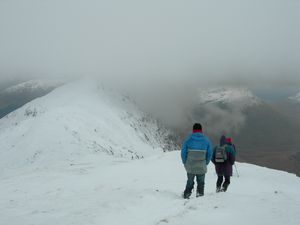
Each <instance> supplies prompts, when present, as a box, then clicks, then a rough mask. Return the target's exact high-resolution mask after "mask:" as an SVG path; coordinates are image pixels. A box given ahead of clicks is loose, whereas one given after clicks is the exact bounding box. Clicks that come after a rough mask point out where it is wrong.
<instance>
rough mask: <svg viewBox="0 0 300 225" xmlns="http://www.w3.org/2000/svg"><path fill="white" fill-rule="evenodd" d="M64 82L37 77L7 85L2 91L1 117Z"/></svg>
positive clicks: (0, 99) (0, 101) (0, 100)
mask: <svg viewBox="0 0 300 225" xmlns="http://www.w3.org/2000/svg"><path fill="white" fill-rule="evenodd" d="M62 84H63V82H60V81H57V80H43V79H36V80H29V81H25V82H20V83H18V84H15V85H12V86H9V87H6V88H5V89H3V90H2V91H0V118H2V117H4V116H5V115H7V114H9V113H10V112H12V111H14V110H16V109H18V108H19V107H21V106H23V105H24V104H26V103H27V102H30V101H31V100H33V99H35V98H38V97H41V96H44V95H45V94H47V93H49V92H50V91H52V90H53V89H55V88H56V87H58V86H60V85H62Z"/></svg>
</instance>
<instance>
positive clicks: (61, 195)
mask: <svg viewBox="0 0 300 225" xmlns="http://www.w3.org/2000/svg"><path fill="white" fill-rule="evenodd" d="M179 157H180V156H179V152H177V151H176V152H171V153H165V154H160V155H156V156H152V157H148V158H146V159H143V160H133V161H130V160H124V159H121V160H117V159H115V158H113V157H109V156H105V155H104V154H103V155H101V156H100V155H98V156H94V157H93V158H89V157H86V158H82V162H81V163H78V164H74V165H70V166H69V167H57V169H56V170H55V171H53V170H51V171H50V170H42V171H36V172H33V173H27V174H21V175H18V174H14V176H11V177H10V176H8V177H5V178H3V177H2V178H1V185H0V193H1V196H0V198H1V201H0V217H1V220H2V223H3V224H10V225H17V224H18V225H19V224H23V225H27V224H28V225H29V224H37V225H41V224H63V225H68V224H75V225H76V224H78V225H82V224H110V225H117V224H124V225H127V224H128V225H129V224H130V225H133V224H149V225H150V224H182V225H183V224H190V225H192V224H222V225H223V224H224V221H230V224H232V225H235V224H236V225H237V224H246V225H247V224H249V225H250V224H251V225H253V224H256V225H258V224H261V225H265V224H275V225H276V224H280V225H282V224H291V225H292V224H293V225H295V224H298V222H299V221H300V215H299V209H300V197H299V187H300V180H299V178H297V177H296V176H295V175H292V174H288V173H285V172H280V171H275V170H270V169H265V168H261V167H257V166H252V165H248V164H238V167H239V169H240V173H241V176H240V177H239V178H237V177H233V179H232V184H231V185H230V187H229V190H228V192H227V193H218V194H217V193H215V192H214V190H215V181H216V175H215V174H214V170H213V167H212V165H211V166H210V167H209V173H208V174H207V177H206V187H205V196H204V197H201V198H196V197H195V193H193V195H192V197H191V199H190V200H184V199H182V197H181V193H182V191H183V189H184V186H185V182H186V177H185V176H186V175H185V171H184V168H183V167H182V165H181V163H180V159H179Z"/></svg>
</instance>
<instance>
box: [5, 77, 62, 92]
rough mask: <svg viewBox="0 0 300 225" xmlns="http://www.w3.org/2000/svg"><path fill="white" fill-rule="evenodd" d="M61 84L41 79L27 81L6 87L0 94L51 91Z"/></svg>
mask: <svg viewBox="0 0 300 225" xmlns="http://www.w3.org/2000/svg"><path fill="white" fill-rule="evenodd" d="M61 84H62V82H60V81H57V80H43V79H36V80H29V81H26V82H22V83H20V84H17V85H14V86H11V87H8V88H6V89H5V90H3V91H2V92H1V93H15V92H24V91H35V90H49V89H53V88H55V87H57V86H59V85H61Z"/></svg>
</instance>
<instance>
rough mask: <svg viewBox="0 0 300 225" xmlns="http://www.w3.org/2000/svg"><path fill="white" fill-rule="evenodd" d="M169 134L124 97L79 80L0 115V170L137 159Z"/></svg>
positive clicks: (164, 142) (165, 143)
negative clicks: (89, 160) (96, 159)
mask: <svg viewBox="0 0 300 225" xmlns="http://www.w3.org/2000/svg"><path fill="white" fill-rule="evenodd" d="M170 135H171V134H170V133H169V132H168V131H167V130H166V129H164V128H163V127H162V126H160V125H159V124H158V123H157V122H156V121H155V120H153V119H151V117H149V116H147V115H146V114H144V113H142V112H140V111H139V110H138V108H137V107H136V106H135V105H134V104H133V103H132V102H131V101H130V99H128V98H127V97H126V96H122V95H119V94H117V93H115V92H113V91H109V90H104V89H103V88H102V87H100V86H98V85H97V83H93V82H92V81H80V82H76V83H72V84H68V85H65V86H63V87H60V88H58V89H56V90H54V91H53V92H51V93H50V94H48V95H47V96H45V97H42V98H39V99H36V100H34V101H32V102H30V103H28V104H26V105H25V106H23V107H22V108H20V109H18V110H16V111H15V112H13V113H11V114H9V115H8V116H6V117H5V118H3V119H1V120H0V150H1V151H0V162H1V163H0V170H1V172H0V173H3V172H4V171H5V170H8V169H16V168H22V167H28V166H29V167H31V168H38V169H41V168H48V167H56V166H57V164H60V165H63V166H65V165H70V164H74V163H76V162H77V161H81V160H82V157H86V156H87V155H92V156H94V155H97V154H100V155H102V153H104V154H106V155H114V156H116V157H120V158H122V157H125V158H130V159H136V158H141V157H144V156H146V155H149V154H150V155H151V154H153V152H159V151H162V149H163V148H164V149H168V148H172V147H170V146H172V141H170V140H169V137H170ZM169 144H170V146H169ZM168 150H173V149H168Z"/></svg>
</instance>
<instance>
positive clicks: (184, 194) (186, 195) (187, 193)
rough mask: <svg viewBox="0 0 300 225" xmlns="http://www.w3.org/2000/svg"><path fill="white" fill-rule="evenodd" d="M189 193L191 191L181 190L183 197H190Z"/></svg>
mask: <svg viewBox="0 0 300 225" xmlns="http://www.w3.org/2000/svg"><path fill="white" fill-rule="evenodd" d="M191 194H192V192H187V191H184V192H183V198H185V199H189V198H190V197H191Z"/></svg>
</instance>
